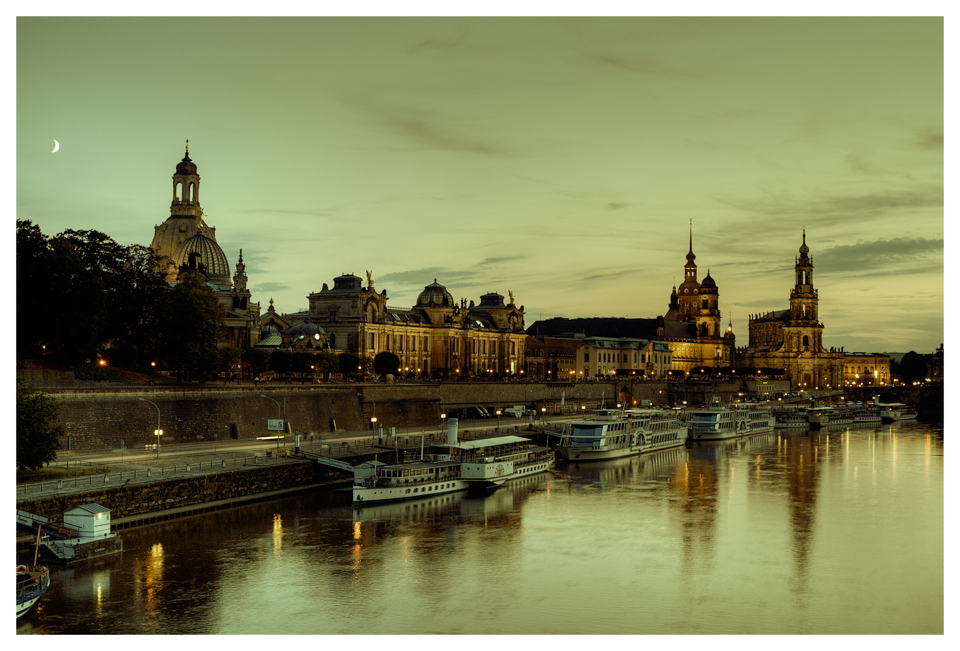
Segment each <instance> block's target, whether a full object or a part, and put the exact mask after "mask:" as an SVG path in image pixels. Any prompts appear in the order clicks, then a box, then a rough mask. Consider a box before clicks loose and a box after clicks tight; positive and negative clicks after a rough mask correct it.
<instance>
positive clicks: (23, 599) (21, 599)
mask: <svg viewBox="0 0 960 651" xmlns="http://www.w3.org/2000/svg"><path fill="white" fill-rule="evenodd" d="M49 587H50V572H49V571H48V570H47V568H46V567H44V566H42V565H30V566H27V565H17V619H20V618H21V617H22V616H24V615H26V614H27V611H29V610H30V609H31V608H32V607H33V604H35V603H37V601H39V600H40V597H42V596H43V593H44V592H46V591H47V588H49Z"/></svg>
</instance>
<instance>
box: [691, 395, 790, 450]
mask: <svg viewBox="0 0 960 651" xmlns="http://www.w3.org/2000/svg"><path fill="white" fill-rule="evenodd" d="M775 424H776V419H775V418H774V417H773V414H772V413H770V410H769V409H767V408H766V407H765V406H764V405H761V404H759V403H753V402H734V403H730V404H729V405H724V404H722V403H721V402H720V400H719V398H714V399H713V401H712V402H711V404H710V406H709V407H707V408H706V409H693V410H690V411H689V412H688V417H687V425H688V427H689V434H688V438H689V440H691V441H722V440H724V439H730V438H736V437H738V436H748V435H751V434H763V433H766V432H772V431H773V429H774V425H775Z"/></svg>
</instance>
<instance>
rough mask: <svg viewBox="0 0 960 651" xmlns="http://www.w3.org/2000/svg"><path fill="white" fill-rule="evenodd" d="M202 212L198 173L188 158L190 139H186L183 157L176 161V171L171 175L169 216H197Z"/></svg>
mask: <svg viewBox="0 0 960 651" xmlns="http://www.w3.org/2000/svg"><path fill="white" fill-rule="evenodd" d="M198 211H199V213H198ZM202 214H203V212H202V210H200V175H199V174H197V166H196V164H195V163H194V162H193V161H192V160H190V141H189V140H187V144H186V149H185V151H184V154H183V159H182V160H181V161H180V162H179V163H177V171H176V172H175V173H174V175H173V201H171V202H170V216H171V217H173V216H184V217H185V216H188V215H189V216H191V217H199V216H201V215H202Z"/></svg>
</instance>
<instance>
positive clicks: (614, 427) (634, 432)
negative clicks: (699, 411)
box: [557, 409, 687, 461]
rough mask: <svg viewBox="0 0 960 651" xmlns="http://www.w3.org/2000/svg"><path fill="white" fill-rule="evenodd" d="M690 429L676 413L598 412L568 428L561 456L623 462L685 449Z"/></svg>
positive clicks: (668, 410)
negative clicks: (659, 451) (669, 450)
mask: <svg viewBox="0 0 960 651" xmlns="http://www.w3.org/2000/svg"><path fill="white" fill-rule="evenodd" d="M686 439H687V429H686V425H685V424H684V423H683V422H682V421H681V418H680V412H678V411H676V410H673V409H628V410H618V409H598V410H596V412H595V416H594V418H593V420H584V421H576V422H573V423H567V424H566V425H564V428H563V432H561V434H560V444H559V445H558V446H557V453H558V454H559V455H560V457H561V458H562V459H564V460H566V461H604V460H608V459H619V458H621V457H628V456H633V455H637V454H643V453H645V452H652V451H654V450H660V449H665V448H670V447H675V446H680V445H683V444H684V443H685V442H686Z"/></svg>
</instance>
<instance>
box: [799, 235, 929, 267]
mask: <svg viewBox="0 0 960 651" xmlns="http://www.w3.org/2000/svg"><path fill="white" fill-rule="evenodd" d="M814 260H815V262H816V266H817V267H818V268H819V269H821V270H827V271H828V272H829V273H836V272H840V273H844V272H849V273H855V274H857V275H874V273H876V274H877V275H889V274H890V273H891V272H894V271H900V272H901V273H902V272H903V271H909V272H910V273H917V272H922V271H930V270H942V269H943V240H942V239H927V238H923V237H917V238H904V237H896V238H893V239H890V240H874V241H872V242H858V243H856V244H845V245H839V246H834V247H831V248H829V249H825V250H824V251H823V252H822V253H820V254H819V255H818V256H815V258H814Z"/></svg>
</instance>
